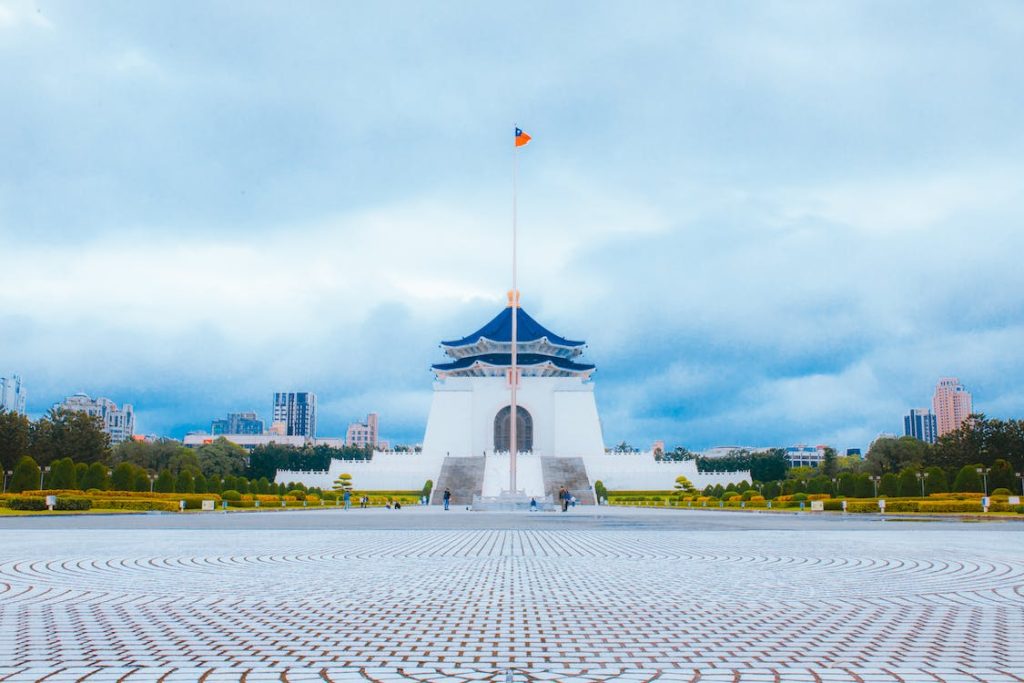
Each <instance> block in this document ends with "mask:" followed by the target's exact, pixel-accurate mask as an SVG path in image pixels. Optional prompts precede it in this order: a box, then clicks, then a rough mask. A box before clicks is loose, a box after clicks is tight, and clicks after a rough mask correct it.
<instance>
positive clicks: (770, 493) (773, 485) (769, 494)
mask: <svg viewBox="0 0 1024 683" xmlns="http://www.w3.org/2000/svg"><path fill="white" fill-rule="evenodd" d="M781 494H782V490H781V488H780V487H779V484H778V483H777V482H775V481H770V482H768V483H767V484H765V485H764V486H762V487H761V495H762V496H764V497H765V499H767V500H771V499H772V498H778V497H779V496H780V495H781Z"/></svg>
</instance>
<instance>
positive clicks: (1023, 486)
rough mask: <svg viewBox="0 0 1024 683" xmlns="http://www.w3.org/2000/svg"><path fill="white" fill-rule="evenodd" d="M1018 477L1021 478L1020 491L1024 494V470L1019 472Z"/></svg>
mask: <svg viewBox="0 0 1024 683" xmlns="http://www.w3.org/2000/svg"><path fill="white" fill-rule="evenodd" d="M1017 477H1019V478H1020V493H1021V495H1022V496H1024V472H1018V473H1017Z"/></svg>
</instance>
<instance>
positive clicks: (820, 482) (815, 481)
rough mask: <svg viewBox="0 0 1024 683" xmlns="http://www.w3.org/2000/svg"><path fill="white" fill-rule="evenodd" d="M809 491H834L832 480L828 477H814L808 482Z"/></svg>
mask: <svg viewBox="0 0 1024 683" xmlns="http://www.w3.org/2000/svg"><path fill="white" fill-rule="evenodd" d="M807 493H832V480H831V479H829V478H828V477H813V478H812V479H811V480H810V481H809V482H807Z"/></svg>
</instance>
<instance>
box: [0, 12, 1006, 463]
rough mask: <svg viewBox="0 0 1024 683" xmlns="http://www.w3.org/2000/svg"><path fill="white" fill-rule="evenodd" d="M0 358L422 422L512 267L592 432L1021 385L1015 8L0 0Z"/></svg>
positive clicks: (702, 438) (403, 433)
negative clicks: (585, 387)
mask: <svg viewBox="0 0 1024 683" xmlns="http://www.w3.org/2000/svg"><path fill="white" fill-rule="evenodd" d="M0 103H2V113H0V375H6V374H10V373H12V372H16V373H20V374H21V375H22V377H23V379H24V382H25V385H26V386H27V389H28V392H29V394H28V395H29V409H30V412H31V413H34V414H39V413H41V412H43V411H45V410H46V409H47V408H48V407H49V405H50V404H51V403H52V402H54V401H57V400H59V399H60V398H62V397H63V396H64V395H66V394H69V393H73V392H76V391H86V392H88V393H90V394H93V395H96V394H99V395H104V396H108V397H110V398H112V399H114V400H116V401H118V402H123V401H128V402H131V403H133V404H134V405H135V406H136V410H137V429H138V430H139V431H142V432H145V433H157V434H168V435H174V436H179V437H180V436H182V435H183V434H184V433H185V432H186V431H188V430H191V429H197V428H204V427H206V428H208V427H209V420H210V419H211V418H213V417H216V416H219V415H222V414H224V413H226V412H228V411H232V410H246V409H250V410H257V411H258V412H260V413H261V414H262V415H264V416H266V415H267V414H268V413H269V410H270V403H271V394H272V392H274V391H280V390H312V391H315V392H317V394H318V395H319V400H320V425H321V429H320V432H321V434H324V435H330V434H338V433H340V432H341V431H342V430H343V428H344V426H345V424H347V423H348V422H349V421H352V420H354V419H356V418H359V417H361V416H363V415H365V413H366V412H367V411H370V410H374V411H377V412H379V413H380V414H381V416H382V417H381V419H382V429H383V432H384V435H385V436H387V437H390V438H391V439H392V440H397V441H405V442H415V441H419V440H420V439H422V434H423V428H424V425H425V421H426V417H427V412H428V409H429V404H430V394H431V378H432V376H431V374H430V372H429V365H430V363H431V362H436V361H438V360H440V359H441V354H440V352H439V350H438V347H437V342H438V341H439V340H440V339H442V338H452V337H456V336H461V335H463V334H467V333H469V332H471V331H472V330H474V329H476V328H477V327H478V326H479V325H480V324H482V323H483V322H485V321H486V320H488V319H489V318H490V317H491V316H493V315H494V314H495V313H497V312H498V311H499V310H500V308H501V307H502V306H503V303H504V292H505V290H506V289H507V288H508V286H509V267H508V263H509V256H508V245H509V232H510V222H511V218H510V205H511V157H512V128H513V125H514V124H515V123H518V124H519V125H520V126H521V127H522V128H524V129H525V130H527V131H528V132H529V133H531V134H532V135H533V138H534V141H533V142H532V143H531V144H530V145H529V146H528V147H526V148H525V150H524V151H523V154H522V155H521V165H520V227H521V250H522V252H521V253H522V261H521V283H520V284H521V289H522V291H523V304H524V307H525V308H526V309H527V310H528V311H530V313H531V314H533V315H534V316H535V317H537V318H538V319H539V320H541V321H542V322H543V323H545V324H546V325H547V326H548V327H550V328H551V329H552V330H554V331H555V332H558V333H560V334H563V335H566V336H569V337H574V338H584V339H586V340H587V341H588V343H589V349H588V353H587V357H588V358H589V359H590V360H591V361H592V362H594V363H596V364H597V366H598V372H597V374H596V376H595V382H596V393H597V400H598V405H599V408H600V410H601V414H602V420H603V424H604V431H605V440H606V442H607V443H609V444H611V443H617V442H619V441H622V440H626V441H629V442H630V443H633V444H634V445H646V444H649V443H650V441H651V440H652V439H655V438H662V439H665V441H666V442H667V443H668V444H669V445H670V446H672V445H676V444H683V445H686V446H688V447H691V448H702V447H707V446H712V445H716V444H727V443H749V444H791V443H798V442H807V443H819V442H827V443H832V444H835V445H837V446H839V447H842V448H845V447H848V446H865V445H866V444H867V442H868V441H870V440H871V439H872V438H873V437H874V436H875V435H877V434H878V433H879V432H894V431H896V430H897V429H900V428H901V427H902V419H901V416H902V413H903V411H904V410H905V409H907V408H909V407H912V406H924V405H928V404H929V402H930V396H931V391H932V388H933V386H934V384H935V381H936V380H937V378H938V377H939V376H940V375H947V374H949V375H956V376H959V377H960V378H961V380H962V381H963V382H964V383H965V384H966V385H967V386H968V388H969V389H970V390H971V391H972V392H973V393H974V397H975V406H976V409H979V410H982V411H984V412H986V413H988V414H989V415H991V416H999V417H1011V416H1015V417H1024V382H1022V380H1024V354H1022V353H1021V349H1022V348H1024V267H1022V263H1021V261H1022V255H1024V234H1022V227H1024V6H1022V5H1021V4H1020V3H1016V2H1005V3H1001V2H973V1H971V2H943V3H934V2H921V3H915V2H901V3H884V2H883V3H853V2H850V3H817V2H806V3H769V2H765V3H723V2H715V3H705V2H700V3H696V2H695V3H681V2H674V1H673V2H667V3H664V4H659V3H655V2H649V3H643V4H641V5H639V6H638V5H636V3H632V2H621V3H594V2H578V3H571V2H568V3H554V4H553V3H546V2H537V3H530V2H519V3H517V4H516V5H515V7H514V8H513V7H512V6H505V7H500V8H493V7H492V6H491V5H490V4H488V3H476V2H468V1H467V2H462V3H409V2H393V3H389V2H375V3H355V2H352V3H345V4H342V3H334V2H324V3H315V2H303V3H285V2H280V3H251V2H246V3H241V2H228V3H200V2H186V3H182V2H163V3H161V2H145V3H134V2H121V3H104V2H98V1H97V2H88V3H87V2H66V3H65V2H50V1H48V0H0Z"/></svg>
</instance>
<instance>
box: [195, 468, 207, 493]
mask: <svg viewBox="0 0 1024 683" xmlns="http://www.w3.org/2000/svg"><path fill="white" fill-rule="evenodd" d="M207 486H208V484H207V481H206V477H204V476H203V473H202V472H200V473H199V474H197V475H196V477H195V490H196V493H206V492H207V491H206V487H207Z"/></svg>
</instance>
